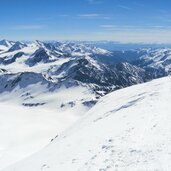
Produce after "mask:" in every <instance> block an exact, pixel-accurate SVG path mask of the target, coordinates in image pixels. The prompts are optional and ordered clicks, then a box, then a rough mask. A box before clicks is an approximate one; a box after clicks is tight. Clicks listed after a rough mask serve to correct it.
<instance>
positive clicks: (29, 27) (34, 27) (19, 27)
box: [12, 25, 45, 30]
mask: <svg viewBox="0 0 171 171" xmlns="http://www.w3.org/2000/svg"><path fill="white" fill-rule="evenodd" d="M44 28H45V26H44V25H16V26H14V27H13V28H12V29H14V30H40V29H44Z"/></svg>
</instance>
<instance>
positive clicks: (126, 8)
mask: <svg viewBox="0 0 171 171" xmlns="http://www.w3.org/2000/svg"><path fill="white" fill-rule="evenodd" d="M118 7H119V8H122V9H125V10H132V8H130V7H128V6H125V5H118Z"/></svg>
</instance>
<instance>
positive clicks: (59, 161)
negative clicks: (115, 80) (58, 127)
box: [3, 77, 171, 171]
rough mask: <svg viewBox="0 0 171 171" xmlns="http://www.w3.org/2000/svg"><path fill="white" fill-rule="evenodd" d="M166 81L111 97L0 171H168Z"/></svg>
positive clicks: (170, 131) (170, 109) (170, 130)
mask: <svg viewBox="0 0 171 171" xmlns="http://www.w3.org/2000/svg"><path fill="white" fill-rule="evenodd" d="M170 90H171V77H166V78H162V79H158V80H154V81H152V82H149V83H145V84H141V85H136V86H132V87H129V88H125V89H122V90H118V91H115V92H113V93H110V94H108V95H106V96H104V97H103V98H101V99H100V100H99V102H98V103H97V104H96V105H95V106H94V107H93V108H92V109H91V110H90V111H89V112H88V113H87V114H86V115H85V116H84V117H83V118H82V119H81V120H80V121H79V122H77V124H74V125H73V126H72V127H71V128H70V129H68V130H67V131H65V132H64V133H63V134H61V135H60V136H59V137H57V138H56V139H55V140H54V141H52V143H50V144H49V145H48V146H46V147H45V148H44V149H42V150H41V151H40V152H38V153H36V154H34V155H33V156H30V157H29V158H27V159H25V160H23V161H21V162H18V163H16V164H15V165H13V166H10V167H9V168H6V169H5V170H3V171H14V170H16V171H42V170H48V171H57V170H59V171H84V170H85V171H113V170H118V171H157V170H158V171H170V170H171V164H170V160H171V147H170V141H171V126H170V122H171V115H170V113H171V106H170V101H171V94H170Z"/></svg>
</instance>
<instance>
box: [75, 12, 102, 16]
mask: <svg viewBox="0 0 171 171" xmlns="http://www.w3.org/2000/svg"><path fill="white" fill-rule="evenodd" d="M78 16H79V17H99V16H100V14H95V13H94V14H79V15H78Z"/></svg>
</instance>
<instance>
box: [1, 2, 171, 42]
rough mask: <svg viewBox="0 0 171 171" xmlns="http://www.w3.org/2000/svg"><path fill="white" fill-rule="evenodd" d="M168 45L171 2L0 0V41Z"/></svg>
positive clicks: (170, 39)
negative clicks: (154, 43) (119, 42)
mask: <svg viewBox="0 0 171 171" xmlns="http://www.w3.org/2000/svg"><path fill="white" fill-rule="evenodd" d="M2 38H7V39H14V40H34V39H40V40H71V39H72V40H114V41H121V42H165V43H167V42H171V0H15V1H14V0H10V1H4V0H0V39H2Z"/></svg>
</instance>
